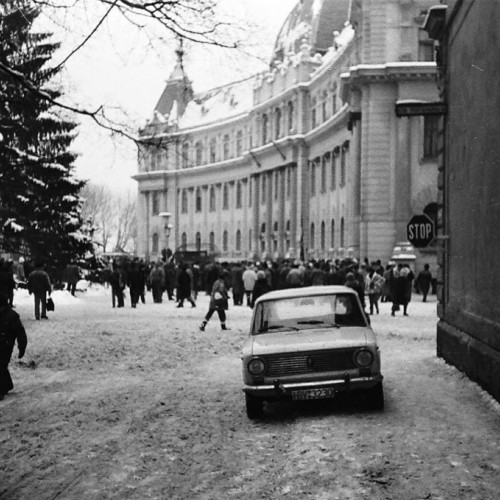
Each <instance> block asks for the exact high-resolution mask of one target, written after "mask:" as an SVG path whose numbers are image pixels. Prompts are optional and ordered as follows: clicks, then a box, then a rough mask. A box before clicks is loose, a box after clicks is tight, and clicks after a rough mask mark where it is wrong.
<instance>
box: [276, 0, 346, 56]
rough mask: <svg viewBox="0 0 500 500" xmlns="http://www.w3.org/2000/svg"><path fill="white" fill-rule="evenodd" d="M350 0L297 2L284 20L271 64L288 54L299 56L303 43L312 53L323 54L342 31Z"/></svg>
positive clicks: (305, 0) (306, 0)
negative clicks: (292, 53) (334, 34)
mask: <svg viewBox="0 0 500 500" xmlns="http://www.w3.org/2000/svg"><path fill="white" fill-rule="evenodd" d="M350 3H351V0H300V1H299V3H298V4H297V5H296V6H295V7H294V8H293V10H292V12H290V14H289V15H288V17H287V18H286V20H285V22H284V24H283V26H282V28H281V30H280V32H279V34H278V37H277V39H276V43H275V45H274V50H273V55H272V57H271V64H272V63H274V62H275V61H277V60H278V61H282V60H283V59H284V57H285V56H286V54H287V53H288V52H298V50H299V48H300V45H301V44H302V42H303V41H304V40H306V41H307V42H308V43H309V44H310V45H311V47H312V51H313V53H315V52H319V53H320V54H324V53H325V52H326V51H327V50H328V48H329V47H331V46H332V45H333V32H334V31H342V28H343V27H344V24H345V22H346V21H347V20H348V16H349V6H350Z"/></svg>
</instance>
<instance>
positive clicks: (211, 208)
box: [208, 186, 215, 212]
mask: <svg viewBox="0 0 500 500" xmlns="http://www.w3.org/2000/svg"><path fill="white" fill-rule="evenodd" d="M208 209H209V211H210V212H215V188H214V187H213V186H211V187H210V198H209V207H208Z"/></svg>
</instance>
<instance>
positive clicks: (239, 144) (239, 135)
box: [236, 130, 243, 156]
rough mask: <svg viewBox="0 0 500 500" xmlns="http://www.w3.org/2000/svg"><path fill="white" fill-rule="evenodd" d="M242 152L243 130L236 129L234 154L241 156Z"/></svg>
mask: <svg viewBox="0 0 500 500" xmlns="http://www.w3.org/2000/svg"><path fill="white" fill-rule="evenodd" d="M242 154H243V132H242V131H241V130H238V132H236V156H241V155H242Z"/></svg>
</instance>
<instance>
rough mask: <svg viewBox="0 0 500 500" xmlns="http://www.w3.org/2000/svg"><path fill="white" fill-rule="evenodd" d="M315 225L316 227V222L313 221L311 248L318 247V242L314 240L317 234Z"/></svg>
mask: <svg viewBox="0 0 500 500" xmlns="http://www.w3.org/2000/svg"><path fill="white" fill-rule="evenodd" d="M315 231H316V230H315V227H314V222H313V223H311V241H310V242H309V247H310V248H316V243H315V241H314V239H315V238H316V234H315Z"/></svg>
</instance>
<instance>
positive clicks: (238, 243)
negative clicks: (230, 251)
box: [236, 229, 241, 252]
mask: <svg viewBox="0 0 500 500" xmlns="http://www.w3.org/2000/svg"><path fill="white" fill-rule="evenodd" d="M236 251H237V252H241V231H240V230H239V229H238V230H237V231H236Z"/></svg>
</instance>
